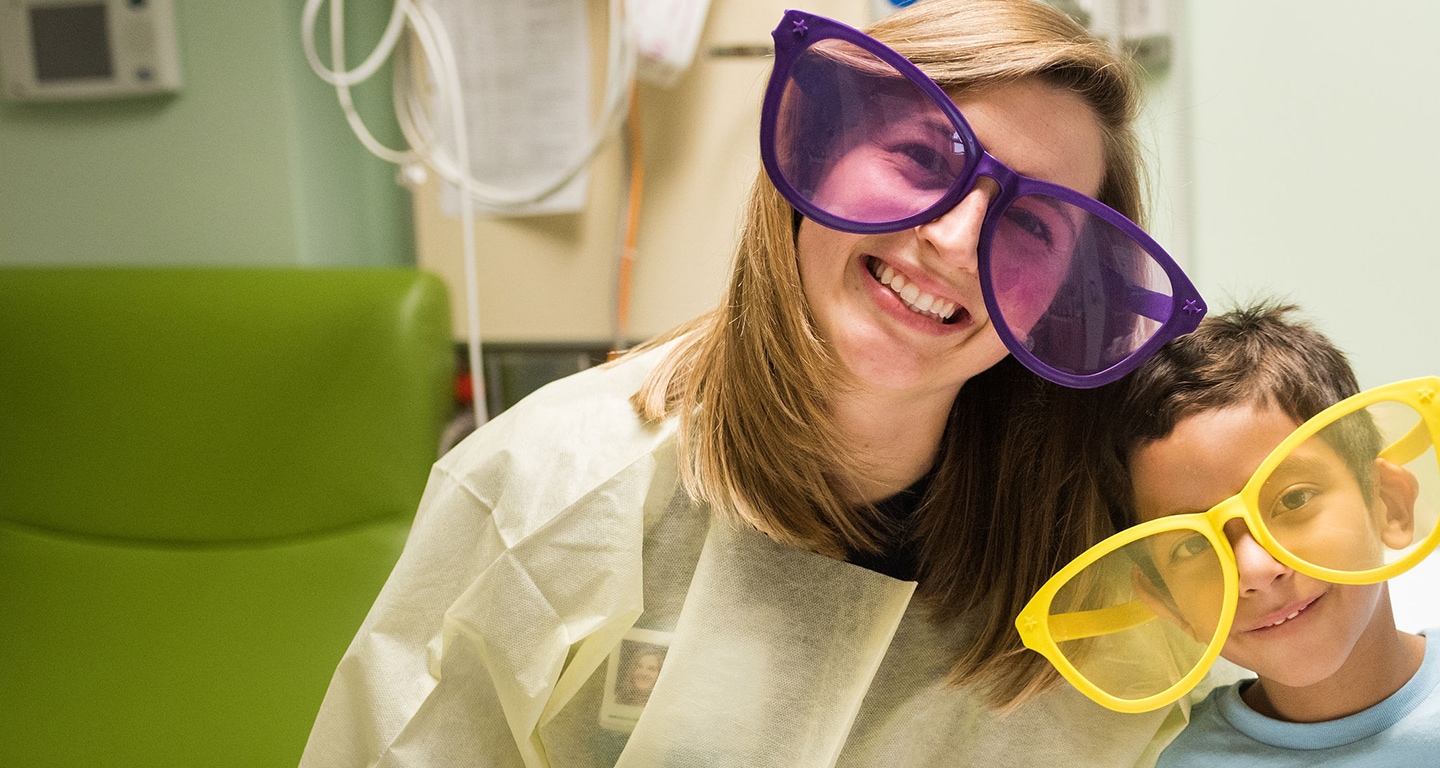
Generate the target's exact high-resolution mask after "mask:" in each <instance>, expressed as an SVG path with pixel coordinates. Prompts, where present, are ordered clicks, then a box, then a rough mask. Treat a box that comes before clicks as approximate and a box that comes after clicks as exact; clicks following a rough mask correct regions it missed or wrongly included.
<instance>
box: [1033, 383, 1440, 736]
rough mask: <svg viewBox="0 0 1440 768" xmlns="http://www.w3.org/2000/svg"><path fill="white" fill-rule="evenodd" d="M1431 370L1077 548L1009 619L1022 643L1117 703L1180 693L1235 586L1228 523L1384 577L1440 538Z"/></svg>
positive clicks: (1437, 397)
mask: <svg viewBox="0 0 1440 768" xmlns="http://www.w3.org/2000/svg"><path fill="white" fill-rule="evenodd" d="M1437 438H1440V378H1437V377H1428V378H1423V379H1413V380H1410V381H1401V382H1396V383H1394V384H1387V385H1385V386H1382V387H1376V388H1375V389H1370V390H1367V391H1365V392H1361V393H1360V394H1358V395H1355V396H1353V397H1349V398H1346V399H1345V400H1343V401H1341V402H1339V403H1337V404H1335V405H1333V406H1331V407H1329V408H1326V409H1325V410H1324V411H1322V412H1320V413H1319V414H1317V415H1316V416H1315V417H1314V418H1312V419H1310V420H1309V421H1306V422H1305V423H1304V424H1302V425H1301V426H1300V427H1299V428H1298V429H1296V430H1295V431H1294V432H1292V433H1291V434H1290V435H1289V437H1287V438H1285V440H1284V441H1283V442H1281V443H1280V445H1279V446H1277V447H1276V448H1275V450H1273V451H1271V452H1270V454H1269V456H1267V457H1266V458H1265V460H1264V461H1263V462H1261V464H1260V467H1259V469H1257V470H1256V471H1255V474H1254V475H1252V476H1251V477H1250V480H1249V481H1248V482H1246V483H1245V487H1244V488H1242V489H1241V490H1240V492H1239V493H1237V494H1236V495H1234V496H1231V497H1230V498H1228V499H1226V500H1224V501H1222V502H1220V503H1219V504H1216V505H1215V506H1214V507H1212V508H1210V510H1208V511H1206V512H1197V513H1191V514H1181V515H1171V516H1169V517H1163V518H1159V519H1157V520H1151V521H1149V522H1145V523H1141V524H1140V525H1137V526H1135V527H1133V528H1128V529H1126V530H1123V531H1120V532H1119V533H1116V534H1115V535H1113V536H1111V537H1109V538H1107V539H1105V540H1104V541H1102V542H1100V543H1099V544H1096V545H1095V546H1093V547H1091V548H1090V549H1088V550H1086V551H1085V553H1084V554H1082V555H1080V556H1079V557H1077V558H1075V559H1074V560H1073V561H1071V562H1070V564H1068V565H1066V566H1065V567H1064V568H1062V569H1061V570H1060V572H1059V573H1057V574H1055V576H1053V577H1052V578H1051V579H1050V580H1049V581H1048V582H1046V583H1045V585H1044V586H1043V587H1041V588H1040V591H1038V592H1036V593H1035V596H1034V597H1032V598H1031V599H1030V602H1029V603H1028V604H1026V606H1025V609H1024V610H1023V611H1021V612H1020V616H1019V617H1018V618H1017V619H1016V621H1015V627H1016V629H1018V630H1019V631H1020V637H1021V640H1022V641H1023V642H1024V643H1025V646H1026V647H1028V648H1030V649H1032V650H1035V651H1038V652H1039V653H1041V654H1042V655H1044V656H1045V658H1046V659H1048V660H1049V661H1050V663H1051V664H1053V665H1054V666H1055V668H1056V669H1057V670H1059V672H1060V674H1062V675H1063V676H1064V677H1065V679H1066V680H1069V681H1070V683H1071V684H1072V685H1074V686H1075V687H1076V688H1077V689H1079V690H1080V691H1081V692H1082V693H1084V694H1085V695H1087V696H1089V697H1090V698H1091V699H1093V700H1095V701H1096V702H1098V703H1100V704H1103V705H1104V706H1106V707H1109V708H1110V709H1113V710H1117V711H1120V712H1147V711H1150V710H1153V709H1158V708H1160V707H1162V706H1165V705H1166V704H1169V703H1171V702H1173V701H1175V700H1177V699H1179V698H1180V697H1181V696H1184V695H1185V694H1186V693H1188V692H1189V691H1190V690H1191V689H1192V688H1194V687H1195V685H1196V684H1197V683H1199V682H1200V680H1201V678H1203V677H1204V676H1205V673H1206V672H1207V671H1209V669H1210V666H1211V665H1212V664H1214V662H1215V658H1216V657H1217V656H1219V655H1220V650H1221V648H1222V647H1223V646H1224V644H1225V638H1226V636H1227V635H1228V634H1229V633H1230V624H1231V622H1232V620H1233V619H1234V617H1235V606H1236V602H1237V600H1238V598H1239V574H1238V570H1237V566H1236V562H1235V553H1234V551H1233V550H1232V549H1231V546H1230V541H1229V539H1227V538H1226V536H1225V532H1224V528H1225V524H1226V523H1227V522H1229V521H1230V520H1233V519H1237V518H1238V519H1240V520H1243V521H1244V523H1245V526H1246V527H1247V528H1248V529H1249V531H1250V535H1251V536H1253V537H1254V538H1255V541H1256V542H1258V543H1259V544H1260V545H1261V546H1262V547H1264V548H1265V549H1266V551H1268V552H1269V553H1270V554H1271V555H1272V556H1273V557H1274V558H1275V559H1276V560H1277V561H1279V562H1280V563H1283V564H1284V565H1286V566H1288V567H1290V568H1292V569H1294V570H1296V571H1298V572H1300V573H1303V574H1306V575H1308V576H1311V577H1314V578H1316V579H1320V580H1322V581H1328V582H1332V583H1338V584H1374V583H1376V582H1380V581H1384V580H1386V579H1389V578H1392V577H1394V576H1396V575H1398V574H1400V573H1402V572H1404V571H1405V570H1407V569H1409V568H1410V567H1412V566H1414V565H1415V564H1416V563H1418V562H1420V560H1422V559H1424V557H1425V556H1426V555H1427V554H1429V553H1430V552H1431V551H1432V550H1434V549H1435V546H1436V543H1437V541H1440V528H1437V525H1436V522H1437V518H1440V460H1437V458H1436V451H1435V445H1436V441H1437Z"/></svg>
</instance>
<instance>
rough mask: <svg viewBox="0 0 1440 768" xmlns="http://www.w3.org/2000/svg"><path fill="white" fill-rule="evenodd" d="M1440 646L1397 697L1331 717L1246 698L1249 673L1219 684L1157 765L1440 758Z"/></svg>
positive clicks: (1305, 765) (1426, 761) (1303, 767)
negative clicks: (1313, 719) (1310, 717)
mask: <svg viewBox="0 0 1440 768" xmlns="http://www.w3.org/2000/svg"><path fill="white" fill-rule="evenodd" d="M1431 631H1434V630H1433V629H1432V630H1427V631H1425V632H1421V633H1420V634H1422V635H1428V634H1429V633H1430V632H1431ZM1437 647H1440V643H1432V642H1429V641H1428V639H1427V641H1426V643H1425V659H1424V661H1422V662H1421V664H1420V670H1419V671H1418V672H1416V673H1415V676H1414V677H1412V678H1410V682H1408V683H1406V684H1405V685H1404V686H1403V687H1401V688H1400V690H1398V691H1396V692H1395V693H1393V694H1391V695H1390V697H1389V698H1387V699H1385V700H1384V701H1381V702H1380V703H1379V704H1376V705H1375V706H1373V707H1371V708H1369V709H1366V710H1364V711H1361V712H1357V713H1355V714H1353V715H1350V716H1349V717H1342V718H1340V719H1339V720H1331V721H1329V722H1325V723H1287V722H1285V721H1283V720H1273V719H1271V718H1268V717H1265V716H1264V715H1262V714H1260V713H1258V712H1256V711H1255V710H1253V709H1250V707H1248V706H1246V704H1245V702H1244V701H1242V700H1241V699H1240V690H1241V688H1243V687H1244V686H1246V685H1248V684H1249V683H1250V682H1251V681H1249V680H1245V681H1242V682H1239V683H1235V684H1232V685H1227V686H1223V687H1220V688H1216V689H1215V690H1213V691H1211V692H1210V695H1209V696H1206V697H1205V700H1204V701H1202V702H1200V703H1199V704H1198V705H1196V707H1195V709H1194V710H1193V711H1192V712H1191V714H1190V724H1189V725H1188V726H1186V727H1185V730H1184V731H1182V732H1181V733H1180V736H1179V737H1177V738H1176V739H1175V741H1174V742H1172V743H1171V744H1170V746H1169V747H1167V748H1166V749H1165V752H1164V753H1163V754H1161V755H1160V762H1159V763H1158V765H1157V767H1156V768H1190V766H1203V767H1204V768H1210V766H1216V765H1243V766H1265V767H1266V768H1270V767H1272V766H1273V767H1274V768H1286V767H1288V766H1295V767H1296V768H1310V766H1314V765H1320V764H1323V765H1326V766H1335V767H1336V768H1348V767H1349V766H1355V767H1356V768H1373V766H1377V765H1383V766H1386V768H1391V767H1392V766H1417V767H1419V766H1424V767H1425V768H1431V767H1433V766H1435V765H1440V696H1437V695H1436V688H1437V685H1440V648H1437Z"/></svg>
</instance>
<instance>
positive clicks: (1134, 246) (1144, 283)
mask: <svg viewBox="0 0 1440 768" xmlns="http://www.w3.org/2000/svg"><path fill="white" fill-rule="evenodd" d="M989 256H990V280H991V287H992V289H993V291H994V296H995V302H996V305H997V306H998V307H999V308H1000V314H1001V318H1000V320H1001V322H1003V323H1004V324H1005V326H1006V327H1007V328H1009V329H1010V332H1011V333H1012V334H1013V335H1014V336H1015V338H1016V340H1017V341H1019V342H1020V344H1022V345H1023V346H1024V347H1025V348H1026V349H1027V350H1029V351H1030V353H1031V354H1033V355H1034V356H1035V357H1036V359H1038V360H1040V361H1041V362H1042V363H1044V364H1046V365H1048V366H1050V367H1051V368H1054V369H1056V370H1059V371H1063V372H1065V373H1070V374H1075V375H1089V374H1093V373H1097V372H1099V371H1103V370H1106V369H1108V368H1110V367H1111V366H1113V365H1115V364H1116V363H1118V362H1120V361H1121V360H1124V359H1125V358H1127V357H1129V356H1130V355H1131V354H1133V353H1134V352H1135V351H1136V350H1138V349H1139V348H1140V347H1141V346H1142V345H1144V344H1145V342H1147V341H1149V340H1150V339H1151V338H1152V337H1153V336H1154V335H1155V334H1156V333H1157V332H1158V331H1159V330H1160V327H1161V326H1162V325H1164V324H1165V321H1166V320H1168V319H1169V318H1170V312H1171V309H1172V307H1173V300H1172V298H1171V297H1172V295H1173V288H1172V286H1171V284H1170V278H1169V276H1168V275H1166V274H1165V270H1164V269H1163V268H1162V267H1161V266H1160V263H1159V262H1157V261H1156V259H1155V257H1154V256H1152V255H1151V254H1150V253H1149V252H1148V251H1146V250H1145V248H1144V247H1143V246H1141V244H1140V243H1138V242H1136V241H1135V240H1133V239H1132V238H1131V237H1130V236H1129V235H1127V234H1125V233H1124V232H1122V231H1121V230H1120V229H1118V228H1116V227H1115V226H1114V225H1112V224H1110V223H1109V222H1108V221H1106V220H1105V219H1102V218H1100V217H1099V216H1098V215H1096V214H1094V213H1091V212H1089V211H1086V210H1084V209H1082V208H1079V207H1077V206H1074V205H1071V204H1070V203H1067V202H1064V201H1062V200H1059V199H1057V198H1054V197H1050V196H1048V195H1026V196H1024V197H1021V198H1019V199H1017V200H1016V201H1015V202H1013V203H1011V205H1010V207H1009V208H1007V209H1006V210H1005V213H1004V215H1003V217H1002V218H1001V220H1000V221H999V223H998V224H997V225H996V226H995V230H994V234H993V236H992V237H991V240H990V245H989Z"/></svg>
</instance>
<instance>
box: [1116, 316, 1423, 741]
mask: <svg viewBox="0 0 1440 768" xmlns="http://www.w3.org/2000/svg"><path fill="white" fill-rule="evenodd" d="M1294 311H1295V310H1294V308H1293V307H1288V306H1273V305H1261V306H1257V307H1252V308H1247V309H1241V310H1236V311H1233V312H1230V313H1227V314H1225V315H1222V316H1219V317H1215V318H1210V319H1207V320H1206V321H1205V322H1204V323H1202V324H1201V326H1200V329H1199V330H1197V331H1196V332H1195V333H1194V334H1192V335H1190V336H1186V337H1182V338H1180V339H1177V340H1175V341H1173V342H1171V343H1170V344H1169V345H1167V346H1166V348H1165V349H1163V350H1162V351H1161V352H1160V353H1159V354H1158V355H1156V356H1155V357H1154V358H1153V359H1151V360H1150V361H1149V362H1148V363H1147V364H1146V365H1145V366H1143V367H1142V368H1141V369H1139V370H1138V371H1136V372H1135V373H1134V374H1133V375H1132V377H1131V378H1130V379H1129V380H1128V381H1127V382H1124V383H1122V384H1120V385H1117V387H1120V388H1122V391H1123V393H1124V394H1123V398H1122V399H1121V401H1120V402H1121V405H1120V406H1119V407H1120V412H1119V413H1117V414H1114V416H1113V418H1112V419H1111V420H1110V424H1111V428H1112V429H1114V430H1115V431H1116V432H1115V435H1114V437H1115V440H1114V441H1113V442H1112V443H1111V444H1112V445H1113V446H1114V447H1116V448H1117V449H1118V452H1119V458H1120V460H1121V461H1122V462H1124V463H1125V464H1126V467H1127V469H1128V475H1129V481H1130V482H1129V485H1130V491H1131V493H1130V494H1129V496H1130V497H1129V499H1128V500H1127V501H1128V503H1126V504H1123V505H1122V506H1123V507H1125V508H1128V509H1129V510H1131V511H1132V512H1133V513H1134V514H1135V516H1136V517H1137V518H1138V519H1136V520H1134V521H1133V522H1143V521H1147V520H1154V519H1157V518H1160V517H1163V516H1168V515H1173V514H1180V513H1188V512H1204V511H1205V510H1207V509H1210V508H1211V507H1212V506H1213V505H1215V504H1217V503H1219V502H1221V501H1223V500H1225V499H1227V498H1229V497H1230V496H1232V495H1234V494H1236V493H1237V492H1239V491H1240V489H1241V488H1242V487H1243V486H1244V485H1245V484H1246V482H1247V481H1248V480H1249V479H1250V477H1251V475H1252V474H1253V473H1254V472H1255V470H1256V469H1257V468H1258V467H1259V466H1260V464H1261V462H1262V461H1263V460H1264V459H1265V458H1266V456H1267V455H1268V454H1269V453H1270V452H1271V451H1272V450H1273V449H1275V448H1276V447H1277V446H1278V445H1279V444H1280V442H1281V441H1282V440H1284V439H1285V438H1286V437H1287V436H1288V435H1289V434H1290V433H1291V432H1292V431H1293V430H1295V429H1296V427H1298V426H1300V424H1302V423H1303V422H1305V421H1306V420H1307V419H1309V418H1310V417H1312V416H1314V415H1315V414H1317V413H1319V412H1320V411H1321V410H1323V409H1324V408H1326V407H1327V406H1329V405H1332V404H1334V403H1336V402H1339V401H1340V400H1342V399H1344V398H1345V397H1348V396H1350V395H1353V394H1355V393H1356V392H1357V391H1358V389H1359V387H1358V385H1357V384H1356V380H1355V376H1354V373H1353V372H1352V371H1351V369H1350V366H1349V364H1348V362H1347V361H1346V359H1345V356H1344V355H1343V353H1341V352H1340V351H1339V350H1338V349H1336V348H1335V347H1334V345H1333V344H1331V343H1330V342H1329V341H1328V340H1327V339H1325V337H1324V336H1322V335H1320V334H1319V333H1317V332H1316V331H1314V330H1313V329H1311V328H1310V327H1308V326H1307V325H1305V324H1304V323H1302V322H1299V321H1297V320H1295V319H1294V317H1293V315H1294ZM1370 456H1374V453H1373V452H1372V453H1371V454H1370ZM1378 475H1379V476H1378V477H1377V478H1375V479H1373V480H1363V479H1361V480H1360V481H1359V482H1360V484H1361V485H1365V484H1367V483H1368V484H1369V486H1371V487H1370V490H1368V491H1365V493H1367V494H1376V495H1378V496H1380V497H1383V499H1384V503H1389V504H1390V505H1391V507H1392V509H1394V508H1397V507H1404V506H1405V504H1406V503H1407V501H1406V500H1407V498H1408V503H1409V504H1411V505H1412V507H1413V503H1414V500H1415V495H1414V487H1413V485H1414V483H1413V482H1411V481H1410V480H1406V479H1405V478H1406V477H1409V473H1408V472H1406V471H1405V470H1399V472H1398V473H1396V472H1393V471H1390V472H1388V473H1387V472H1379V473H1378ZM1412 480H1413V478H1412ZM1282 492H1288V493H1291V494H1295V495H1293V503H1295V504H1297V505H1298V504H1303V503H1304V502H1305V501H1306V499H1307V497H1306V496H1305V493H1306V491H1305V490H1304V489H1303V488H1301V487H1300V486H1298V485H1297V486H1296V490H1287V489H1282ZM1386 494H1388V495H1386ZM1277 498H1280V499H1282V500H1290V499H1292V497H1282V496H1277ZM1367 498H1368V497H1367ZM1287 503H1289V502H1287ZM1400 512H1402V513H1403V514H1410V512H1409V511H1406V510H1403V509H1402V510H1400ZM1225 534H1226V537H1227V538H1228V539H1229V541H1230V544H1231V546H1232V548H1233V549H1234V553H1235V561H1236V566H1237V571H1238V574H1239V590H1240V594H1239V600H1238V603H1237V607H1236V609H1235V616H1234V621H1233V624H1232V626H1231V628H1230V631H1229V634H1228V636H1227V638H1226V641H1225V646H1224V649H1223V650H1222V652H1221V653H1222V656H1223V657H1224V658H1226V659H1228V660H1229V661H1232V662H1234V663H1235V664H1238V665H1239V666H1241V667H1244V668H1246V669H1248V670H1250V671H1252V672H1254V673H1255V674H1256V675H1257V676H1258V679H1253V680H1244V681H1242V682H1239V683H1236V684H1234V685H1230V686H1224V687H1220V688H1217V689H1215V690H1213V691H1211V693H1210V694H1209V695H1208V696H1207V697H1206V698H1205V699H1204V700H1203V701H1202V702H1201V703H1200V704H1198V705H1197V706H1195V707H1194V709H1193V710H1192V713H1191V720H1190V724H1189V725H1188V726H1187V727H1186V729H1185V730H1184V731H1183V732H1182V733H1181V735H1180V736H1179V737H1178V738H1177V739H1176V740H1175V741H1174V742H1173V743H1172V744H1171V745H1170V746H1169V747H1168V748H1167V749H1166V750H1165V752H1164V753H1163V754H1162V755H1161V757H1160V761H1159V765H1160V766H1162V767H1172V766H1213V765H1247V766H1251V765H1257V766H1270V765H1274V766H1279V765H1287V766H1288V765H1297V766H1298V765H1306V766H1308V765H1316V764H1321V763H1323V764H1325V765H1356V766H1359V765H1365V766H1373V765H1386V766H1394V765H1437V764H1440V696H1436V695H1435V692H1436V689H1437V683H1440V651H1436V650H1434V646H1427V643H1426V638H1425V636H1424V635H1423V634H1422V635H1420V636H1417V635H1411V634H1407V633H1404V632H1400V631H1398V630H1397V629H1396V627H1395V622H1394V618H1393V614H1392V611H1391V606H1390V598H1389V592H1388V590H1387V587H1386V585H1385V584H1384V583H1383V582H1382V583H1379V584H1368V585H1342V584H1332V583H1327V582H1324V581H1320V580H1317V579H1315V578H1311V577H1309V576H1306V575H1304V574H1301V573H1299V572H1296V571H1294V570H1292V569H1291V568H1288V567H1286V566H1285V565H1283V564H1282V563H1280V562H1278V561H1277V560H1276V559H1275V558H1274V557H1273V556H1272V554H1271V553H1270V552H1268V551H1266V550H1265V549H1264V548H1262V547H1261V546H1260V545H1259V544H1258V543H1256V541H1255V539H1254V538H1253V537H1252V536H1251V534H1250V533H1249V531H1248V530H1247V529H1246V527H1245V525H1244V522H1243V521H1242V520H1238V519H1236V520H1230V521H1229V522H1228V523H1227V524H1226V526H1225ZM1407 535H1408V534H1407ZM1407 541H1408V539H1407ZM1212 626H1213V624H1212Z"/></svg>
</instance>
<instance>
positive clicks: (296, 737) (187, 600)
mask: <svg viewBox="0 0 1440 768" xmlns="http://www.w3.org/2000/svg"><path fill="white" fill-rule="evenodd" d="M450 338H451V336H450V328H449V312H448V309H447V305H446V295H445V290H444V287H443V285H442V284H441V283H440V281H439V280H438V279H436V278H434V277H433V276H430V275H426V274H423V273H419V272H416V271H414V270H302V269H0V766H77V767H78V766H86V767H87V768H88V767H89V766H99V765H103V766H237V767H238V766H244V767H245V768H262V767H264V766H287V767H288V766H294V765H295V763H296V762H297V761H298V760H299V756H300V752H301V749H302V748H303V746H304V743H305V737H306V734H307V733H308V732H309V728H310V725H311V723H312V721H313V719H314V716H315V712H316V710H317V709H318V707H319V704H320V700H321V698H322V696H323V695H324V691H325V687H326V684H327V683H328V681H329V678H330V675H331V673H332V672H333V670H334V668H335V664H336V662H338V661H339V658H340V655H341V654H342V653H343V651H344V649H345V646H346V644H347V643H348V642H349V640H350V638H351V636H353V634H354V633H355V630H356V628H357V627H358V626H359V624H360V621H361V620H362V619H363V617H364V615H365V612H366V610H367V609H368V608H369V606H370V603H371V602H372V601H373V600H374V597H375V594H376V593H377V592H378V591H379V589H380V586H381V584H382V583H383V582H384V580H385V577H386V576H387V575H388V573H389V572H390V569H391V567H392V566H393V565H394V562H395V559H396V557H398V555H399V553H400V549H401V546H402V545H403V543H404V539H405V535H406V533H407V531H408V530H409V522H410V518H411V516H412V515H413V513H414V510H415V507H416V505H417V504H418V502H419V499H420V494H421V492H422V490H423V488H424V485H425V480H426V477H427V475H428V473H429V467H430V465H431V463H432V462H433V461H434V460H435V453H436V450H437V446H438V441H439V435H440V431H441V429H442V428H443V425H444V422H445V420H446V419H447V417H448V416H449V415H450V410H451V400H450V397H451V395H450V393H451V386H450V381H451V375H452V371H453V353H452V347H451V341H450Z"/></svg>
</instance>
